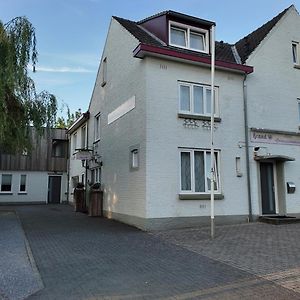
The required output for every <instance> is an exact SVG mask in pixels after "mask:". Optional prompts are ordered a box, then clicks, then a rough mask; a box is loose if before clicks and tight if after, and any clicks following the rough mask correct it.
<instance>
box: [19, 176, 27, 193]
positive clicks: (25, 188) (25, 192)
mask: <svg viewBox="0 0 300 300" xmlns="http://www.w3.org/2000/svg"><path fill="white" fill-rule="evenodd" d="M22 176H25V191H21V182H22ZM19 194H27V175H26V174H20V181H19Z"/></svg>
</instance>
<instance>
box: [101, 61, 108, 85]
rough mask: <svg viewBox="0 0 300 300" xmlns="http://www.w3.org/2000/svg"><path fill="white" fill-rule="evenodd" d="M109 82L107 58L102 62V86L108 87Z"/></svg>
mask: <svg viewBox="0 0 300 300" xmlns="http://www.w3.org/2000/svg"><path fill="white" fill-rule="evenodd" d="M106 80H107V58H106V57H105V58H104V59H103V61H102V73H101V86H102V87H103V86H105V85H106Z"/></svg>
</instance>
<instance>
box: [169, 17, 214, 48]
mask: <svg viewBox="0 0 300 300" xmlns="http://www.w3.org/2000/svg"><path fill="white" fill-rule="evenodd" d="M172 27H173V28H175V29H178V30H182V31H185V32H186V34H185V40H186V46H182V45H177V44H172V43H171V28H172ZM191 31H192V32H193V33H195V34H199V35H203V37H204V50H199V49H195V48H192V47H190V33H191ZM169 45H171V46H175V47H179V48H183V49H189V50H193V51H197V52H201V53H209V31H208V30H206V29H202V28H197V27H193V26H189V25H185V24H182V23H178V22H174V21H169Z"/></svg>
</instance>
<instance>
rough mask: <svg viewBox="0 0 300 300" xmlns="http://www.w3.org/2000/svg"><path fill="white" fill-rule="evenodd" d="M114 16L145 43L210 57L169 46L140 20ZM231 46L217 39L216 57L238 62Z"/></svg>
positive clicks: (206, 55) (207, 55)
mask: <svg viewBox="0 0 300 300" xmlns="http://www.w3.org/2000/svg"><path fill="white" fill-rule="evenodd" d="M113 18H114V19H115V20H117V21H118V22H119V23H120V24H121V25H122V26H123V27H124V28H125V29H126V30H127V31H128V32H130V33H131V34H132V35H133V36H134V37H135V38H136V39H137V40H138V41H139V42H141V43H143V44H146V45H151V46H157V47H161V48H167V49H173V50H176V51H177V52H181V53H193V54H194V55H196V56H203V57H210V55H209V54H206V53H201V52H197V51H191V50H186V49H181V48H177V47H173V46H168V45H166V44H165V43H164V42H163V41H161V40H160V39H159V38H156V37H154V35H152V34H151V33H150V32H149V31H147V30H146V29H145V28H143V27H142V26H141V25H139V23H140V22H134V21H130V20H127V19H123V18H120V17H115V16H113ZM231 47H232V45H230V44H228V43H224V42H217V41H216V59H217V60H222V61H227V62H230V63H234V64H236V63H237V61H236V60H235V58H234V55H233V52H232V49H231Z"/></svg>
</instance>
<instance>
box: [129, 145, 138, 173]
mask: <svg viewBox="0 0 300 300" xmlns="http://www.w3.org/2000/svg"><path fill="white" fill-rule="evenodd" d="M131 167H132V168H133V169H134V168H138V167H139V150H138V149H134V150H132V151H131Z"/></svg>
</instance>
